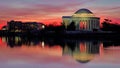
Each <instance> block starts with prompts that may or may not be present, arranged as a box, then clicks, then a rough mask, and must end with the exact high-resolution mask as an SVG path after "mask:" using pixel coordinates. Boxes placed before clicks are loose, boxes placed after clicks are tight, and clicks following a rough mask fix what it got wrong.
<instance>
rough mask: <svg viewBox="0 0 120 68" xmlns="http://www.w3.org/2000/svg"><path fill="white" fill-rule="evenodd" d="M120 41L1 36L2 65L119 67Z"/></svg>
mask: <svg viewBox="0 0 120 68" xmlns="http://www.w3.org/2000/svg"><path fill="white" fill-rule="evenodd" d="M119 64H120V42H119V41H117V40H116V41H115V40H114V41H113V40H112V41H111V40H109V41H108V40H75V39H74V40H69V39H60V40H59V39H40V38H24V37H0V68H120V65H119Z"/></svg>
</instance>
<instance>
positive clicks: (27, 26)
mask: <svg viewBox="0 0 120 68" xmlns="http://www.w3.org/2000/svg"><path fill="white" fill-rule="evenodd" d="M7 28H8V30H9V31H11V32H25V31H31V30H42V29H44V28H45V25H44V24H42V23H37V22H21V21H13V20H12V21H10V22H7Z"/></svg>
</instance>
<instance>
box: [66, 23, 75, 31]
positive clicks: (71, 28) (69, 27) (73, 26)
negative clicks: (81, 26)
mask: <svg viewBox="0 0 120 68" xmlns="http://www.w3.org/2000/svg"><path fill="white" fill-rule="evenodd" d="M67 30H70V31H71V30H75V22H73V21H72V22H71V23H70V25H68V28H67Z"/></svg>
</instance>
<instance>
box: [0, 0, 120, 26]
mask: <svg viewBox="0 0 120 68" xmlns="http://www.w3.org/2000/svg"><path fill="white" fill-rule="evenodd" d="M51 1H52V2H51ZM51 1H49V0H44V1H43V0H40V1H39V0H24V1H23V0H21V1H15V0H11V2H10V1H8V0H7V1H3V3H5V4H3V3H2V1H0V2H1V3H0V9H1V10H0V26H3V25H5V24H6V22H7V21H10V20H16V21H23V22H26V21H30V22H33V21H35V22H43V23H44V24H56V23H57V24H60V23H61V22H62V16H71V15H72V14H74V13H75V12H76V11H77V10H79V9H81V8H87V9H89V10H91V11H92V12H93V13H94V14H95V16H98V17H100V18H101V22H102V21H103V19H104V18H109V19H111V20H112V21H113V23H119V24H120V17H119V11H120V6H119V5H113V6H112V5H110V4H111V3H112V0H109V1H110V4H108V3H105V4H102V3H101V5H100V6H98V5H97V3H100V2H102V1H103V2H104V1H107V0H101V1H100V2H99V0H89V1H88V0H72V1H68V0H64V1H63V0H61V1H59V0H51ZM46 2H47V3H46ZM118 2H119V1H118ZM93 3H94V4H93ZM113 3H114V2H113ZM115 3H117V1H116V2H115ZM103 5H105V6H103Z"/></svg>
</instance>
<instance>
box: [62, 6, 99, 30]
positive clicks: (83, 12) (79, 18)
mask: <svg viewBox="0 0 120 68" xmlns="http://www.w3.org/2000/svg"><path fill="white" fill-rule="evenodd" d="M62 19H63V24H64V25H65V28H66V29H67V28H68V25H70V24H71V22H74V24H75V30H87V31H92V30H94V29H96V30H97V29H100V25H99V24H100V18H99V17H95V16H94V14H93V13H92V12H91V11H90V10H88V9H84V8H83V9H79V10H78V11H76V12H75V13H74V14H73V15H72V16H63V17H62Z"/></svg>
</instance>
